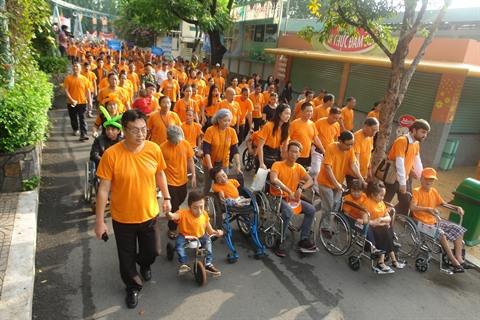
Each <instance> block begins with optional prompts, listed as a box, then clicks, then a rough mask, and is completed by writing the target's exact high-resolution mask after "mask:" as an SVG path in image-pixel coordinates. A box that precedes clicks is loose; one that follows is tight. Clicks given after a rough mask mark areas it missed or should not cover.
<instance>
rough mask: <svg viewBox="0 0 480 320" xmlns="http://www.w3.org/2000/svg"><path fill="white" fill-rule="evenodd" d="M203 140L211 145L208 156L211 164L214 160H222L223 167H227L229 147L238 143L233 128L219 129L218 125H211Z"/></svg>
mask: <svg viewBox="0 0 480 320" xmlns="http://www.w3.org/2000/svg"><path fill="white" fill-rule="evenodd" d="M203 142H206V143H208V144H210V145H211V147H212V148H211V152H210V158H211V160H212V165H213V164H214V163H215V162H219V161H221V162H222V166H223V167H228V163H229V162H230V161H229V160H230V147H231V146H233V145H235V144H237V143H238V137H237V133H236V132H235V130H234V129H233V128H230V127H228V128H226V129H225V130H220V129H219V128H218V126H216V125H213V126H211V127H209V128H208V129H207V131H206V132H205V136H204V137H203Z"/></svg>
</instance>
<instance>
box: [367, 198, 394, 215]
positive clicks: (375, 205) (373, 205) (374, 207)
mask: <svg viewBox="0 0 480 320" xmlns="http://www.w3.org/2000/svg"><path fill="white" fill-rule="evenodd" d="M363 207H364V208H365V209H366V210H367V211H368V213H370V220H376V219H378V218H382V217H385V216H386V215H387V214H388V213H387V206H386V205H385V202H383V201H380V202H377V201H375V200H373V199H372V198H369V197H367V199H365V201H364V202H363Z"/></svg>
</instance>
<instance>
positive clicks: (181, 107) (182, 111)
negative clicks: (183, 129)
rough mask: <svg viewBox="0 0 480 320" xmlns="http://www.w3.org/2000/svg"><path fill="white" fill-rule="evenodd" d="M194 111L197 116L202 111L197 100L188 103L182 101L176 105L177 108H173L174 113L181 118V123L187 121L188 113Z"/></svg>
mask: <svg viewBox="0 0 480 320" xmlns="http://www.w3.org/2000/svg"><path fill="white" fill-rule="evenodd" d="M188 110H192V111H193V112H195V113H196V114H197V115H198V113H199V111H200V109H199V107H198V104H197V102H196V101H195V100H193V99H190V100H189V101H188V102H187V101H185V99H180V100H178V101H177V102H176V103H175V106H174V107H173V111H175V113H176V114H177V115H178V117H179V118H180V121H182V123H183V122H185V121H187V111H188Z"/></svg>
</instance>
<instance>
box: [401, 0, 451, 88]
mask: <svg viewBox="0 0 480 320" xmlns="http://www.w3.org/2000/svg"><path fill="white" fill-rule="evenodd" d="M450 3H451V1H450V0H446V1H445V4H444V5H443V7H442V9H440V12H439V13H438V15H437V17H436V18H435V21H434V22H433V24H432V26H431V27H430V30H429V33H428V36H427V37H426V38H425V40H423V43H422V46H421V47H420V49H419V50H418V53H417V55H416V56H415V58H414V59H413V61H412V64H411V65H410V67H409V68H408V70H407V71H406V72H405V74H404V75H403V77H402V80H401V84H400V88H405V87H406V86H405V84H406V83H408V82H409V81H410V79H411V78H412V76H413V73H414V72H415V70H416V69H417V66H418V64H419V63H420V60H422V58H423V56H424V55H425V51H426V50H427V47H428V45H429V44H430V43H431V42H432V40H433V36H434V35H435V32H436V31H437V29H438V27H439V26H440V24H441V23H442V20H443V17H444V16H445V13H446V12H447V9H448V7H449V5H450Z"/></svg>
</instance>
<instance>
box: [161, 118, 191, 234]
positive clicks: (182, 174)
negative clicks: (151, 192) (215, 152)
mask: <svg viewBox="0 0 480 320" xmlns="http://www.w3.org/2000/svg"><path fill="white" fill-rule="evenodd" d="M160 149H162V153H163V158H164V159H165V162H166V163H167V168H166V169H165V175H166V177H167V184H168V192H169V193H170V195H171V196H172V200H171V202H172V211H173V212H176V211H177V210H178V209H179V208H180V205H181V204H182V203H183V201H185V198H186V197H187V182H188V176H187V169H188V171H190V173H191V174H192V188H196V187H197V178H196V175H195V165H194V163H193V149H192V146H191V145H190V143H188V141H186V140H185V139H184V136H183V132H182V129H181V128H180V127H178V126H176V125H173V126H170V127H168V129H167V141H165V142H163V143H162V144H161V145H160ZM176 230H177V224H176V223H174V222H173V221H169V222H168V237H169V238H170V239H175V237H176V236H177V234H176Z"/></svg>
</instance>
